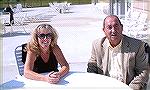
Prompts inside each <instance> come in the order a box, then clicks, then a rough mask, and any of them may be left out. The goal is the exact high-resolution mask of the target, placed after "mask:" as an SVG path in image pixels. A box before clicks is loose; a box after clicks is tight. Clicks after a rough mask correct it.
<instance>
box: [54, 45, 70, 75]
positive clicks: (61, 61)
mask: <svg viewBox="0 0 150 90" xmlns="http://www.w3.org/2000/svg"><path fill="white" fill-rule="evenodd" d="M53 53H54V55H55V56H56V59H57V61H58V63H59V64H60V65H61V69H60V70H59V72H58V74H59V75H60V77H63V76H64V75H65V74H67V73H68V72H69V64H68V63H67V61H66V59H65V57H64V55H63V53H62V51H61V49H60V48H59V46H58V45H56V46H55V47H54V48H53Z"/></svg>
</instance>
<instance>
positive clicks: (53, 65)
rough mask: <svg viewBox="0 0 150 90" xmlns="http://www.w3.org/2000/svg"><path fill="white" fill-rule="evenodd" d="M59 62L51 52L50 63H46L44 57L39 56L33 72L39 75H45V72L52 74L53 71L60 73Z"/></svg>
mask: <svg viewBox="0 0 150 90" xmlns="http://www.w3.org/2000/svg"><path fill="white" fill-rule="evenodd" d="M57 68H58V62H57V60H56V57H55V55H54V54H53V52H50V55H49V60H48V62H46V63H45V62H44V61H43V59H42V57H41V56H40V55H39V56H38V57H37V59H36V60H35V62H34V68H33V71H35V72H37V73H45V72H51V71H55V72H57V71H58V69H57Z"/></svg>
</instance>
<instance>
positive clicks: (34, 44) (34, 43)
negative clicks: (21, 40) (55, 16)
mask: <svg viewBox="0 0 150 90" xmlns="http://www.w3.org/2000/svg"><path fill="white" fill-rule="evenodd" d="M43 28H44V29H45V30H49V31H50V32H51V33H52V39H51V44H50V46H49V47H50V48H49V49H50V50H49V51H51V50H52V49H53V47H54V46H55V45H57V39H58V34H57V31H56V30H55V29H54V28H53V27H52V26H51V25H49V24H40V25H39V26H37V28H36V29H35V30H33V32H32V34H31V40H30V42H29V43H28V44H27V50H30V51H31V52H34V53H36V54H37V55H39V54H40V47H39V43H38V34H39V31H40V30H41V29H43Z"/></svg>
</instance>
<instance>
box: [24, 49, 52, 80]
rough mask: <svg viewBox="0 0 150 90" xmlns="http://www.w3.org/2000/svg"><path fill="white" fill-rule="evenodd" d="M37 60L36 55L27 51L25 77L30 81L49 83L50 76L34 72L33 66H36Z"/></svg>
mask: <svg viewBox="0 0 150 90" xmlns="http://www.w3.org/2000/svg"><path fill="white" fill-rule="evenodd" d="M35 60H36V54H35V53H33V52H31V51H27V57H26V62H25V65H24V76H25V77H26V78H28V79H33V80H39V81H47V82H48V79H49V77H48V76H45V75H42V74H38V73H36V72H34V71H33V66H34V61H35Z"/></svg>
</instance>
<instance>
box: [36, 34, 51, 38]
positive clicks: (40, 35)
mask: <svg viewBox="0 0 150 90" xmlns="http://www.w3.org/2000/svg"><path fill="white" fill-rule="evenodd" d="M38 37H39V38H40V39H44V38H45V37H46V39H50V38H52V33H48V34H43V33H42V34H38Z"/></svg>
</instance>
